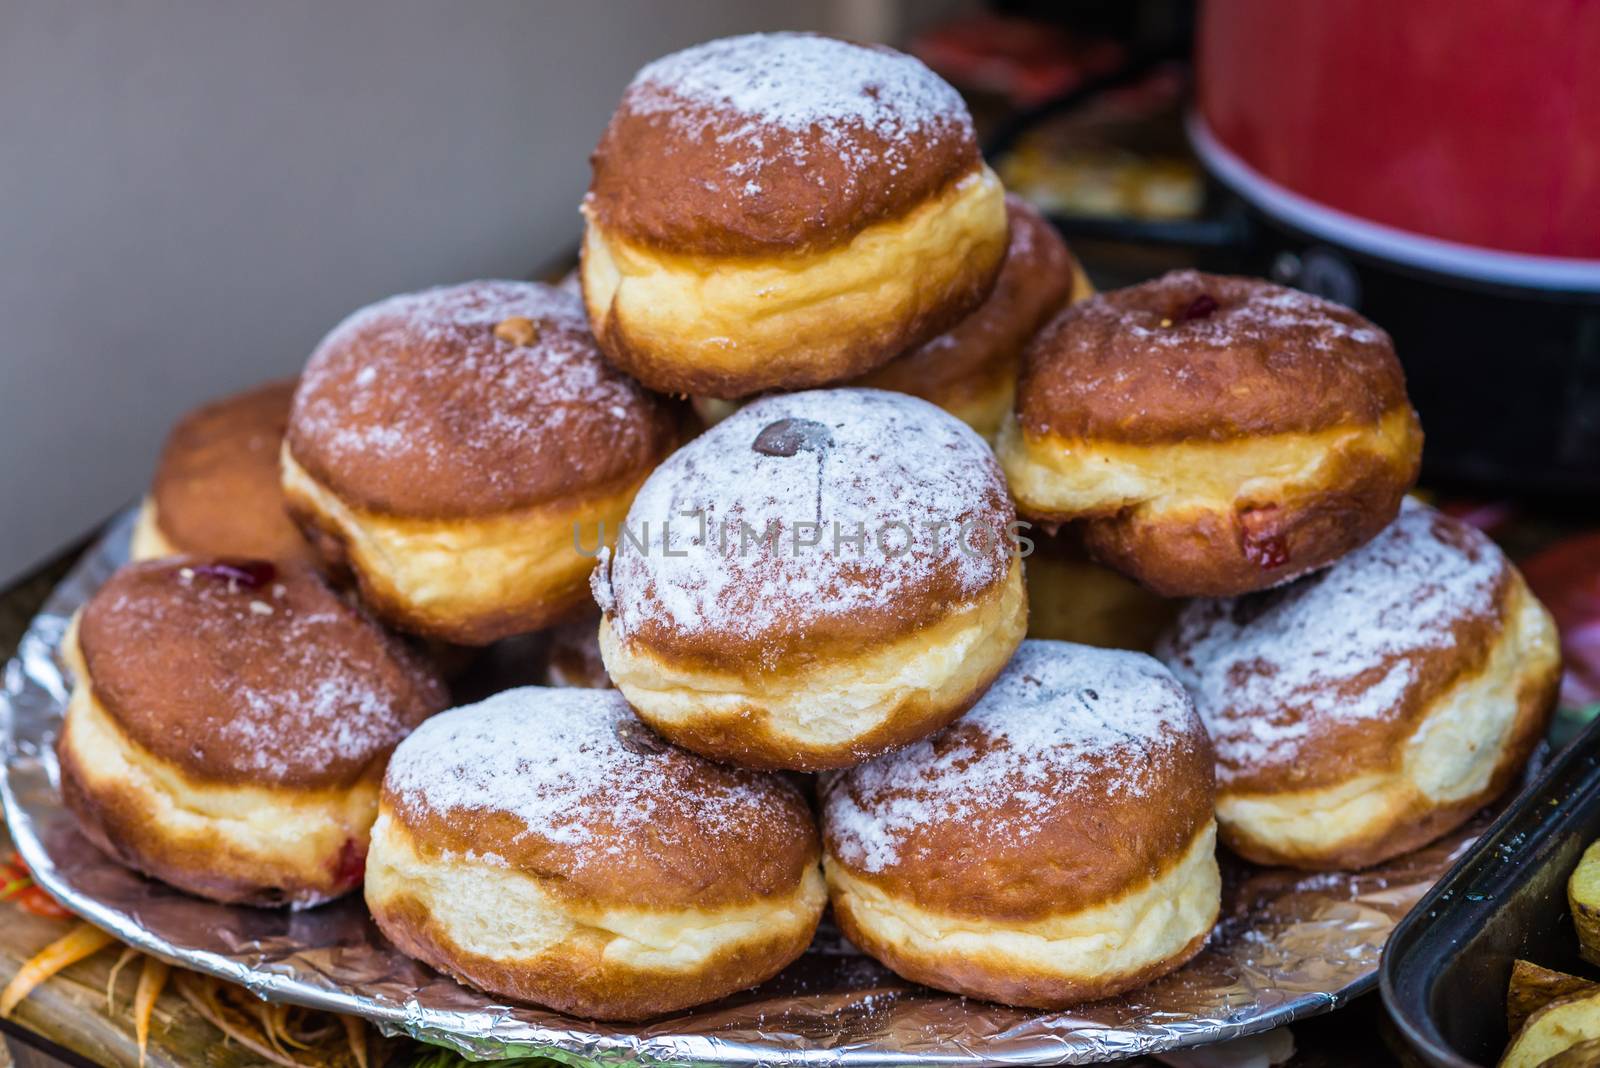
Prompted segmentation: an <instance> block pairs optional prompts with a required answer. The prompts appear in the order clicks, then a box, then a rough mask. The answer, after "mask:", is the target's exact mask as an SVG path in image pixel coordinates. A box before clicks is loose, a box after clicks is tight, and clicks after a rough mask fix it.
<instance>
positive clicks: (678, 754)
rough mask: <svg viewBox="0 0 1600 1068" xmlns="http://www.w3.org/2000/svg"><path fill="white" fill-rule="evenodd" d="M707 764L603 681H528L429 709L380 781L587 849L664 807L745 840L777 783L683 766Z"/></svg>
mask: <svg viewBox="0 0 1600 1068" xmlns="http://www.w3.org/2000/svg"><path fill="white" fill-rule="evenodd" d="M686 762H687V763H689V764H705V766H706V767H707V768H714V767H716V766H715V765H710V764H709V763H708V762H704V761H701V759H700V758H699V757H695V756H693V755H691V754H687V753H685V752H683V751H682V750H679V749H676V748H674V747H672V746H670V745H668V744H667V743H666V742H664V741H662V740H661V739H659V738H658V737H656V736H655V735H654V734H652V733H651V732H650V730H649V728H647V727H645V726H644V725H643V724H642V723H640V722H639V720H638V719H637V718H636V717H635V716H634V714H633V712H632V710H631V709H629V707H628V704H627V702H626V701H624V700H623V699H622V697H621V696H620V695H619V694H617V693H616V692H615V691H612V690H583V689H547V688H545V687H541V686H526V687H522V688H520V689H515V690H507V691H504V692H503V693H498V694H495V695H494V696H493V697H490V698H488V699H487V700H484V701H480V702H479V703H477V704H475V705H466V706H463V707H461V708H456V709H452V710H450V711H448V712H444V713H441V714H440V715H437V716H434V717H433V718H432V719H429V720H428V721H427V722H426V723H424V724H423V725H422V726H421V727H419V728H417V730H416V731H414V732H413V733H412V734H411V736H410V737H408V738H407V739H406V740H405V741H404V742H402V743H401V744H400V746H399V747H398V748H397V749H396V750H395V752H394V756H393V757H392V758H391V759H390V761H389V767H388V771H387V773H386V778H385V780H384V786H385V789H386V790H388V791H389V792H390V793H391V794H393V795H394V796H395V797H396V798H398V799H399V801H400V803H401V804H403V805H405V806H406V807H408V808H413V809H418V810H422V811H426V812H430V813H433V814H435V815H437V816H440V817H443V818H449V816H450V814H451V813H453V812H484V811H488V812H506V813H509V814H511V815H512V816H515V817H516V818H517V819H518V820H520V821H522V823H523V825H524V827H525V828H526V830H525V831H524V832H523V833H524V834H531V835H537V836H538V837H540V838H543V839H546V840H548V841H551V842H555V843H558V844H561V845H567V846H574V847H579V848H578V851H577V852H576V853H575V862H576V863H578V864H582V863H584V860H585V857H586V856H588V857H597V856H617V855H622V854H624V853H626V852H627V851H628V850H632V849H637V848H639V846H638V841H637V836H638V835H639V834H641V833H643V832H646V831H648V830H649V829H650V828H651V827H652V826H653V825H655V824H656V823H657V821H660V820H662V819H663V818H670V819H673V820H690V821H692V822H693V824H694V825H695V826H696V827H697V828H699V829H700V830H702V831H704V832H705V833H707V834H708V835H711V836H722V835H726V836H728V837H729V839H730V840H734V839H738V838H745V839H746V840H748V839H749V838H750V837H752V835H751V829H752V828H754V827H755V826H756V825H757V824H758V823H759V821H760V820H761V819H762V818H763V815H764V812H765V811H766V810H767V809H768V807H769V806H770V804H771V802H772V799H773V795H774V792H775V791H778V790H783V789H786V787H785V786H783V784H781V783H779V782H777V781H776V780H772V779H768V778H766V777H763V776H759V775H757V774H755V773H754V772H740V771H733V770H729V771H728V772H727V773H726V774H721V775H716V774H711V775H706V774H696V775H693V777H692V778H690V777H689V776H686V775H685V766H686Z"/></svg>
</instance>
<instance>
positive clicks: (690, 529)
mask: <svg viewBox="0 0 1600 1068" xmlns="http://www.w3.org/2000/svg"><path fill="white" fill-rule="evenodd" d="M1014 520H1015V516H1014V513H1013V512H1012V509H1011V502H1010V500H1009V498H1008V497H1007V496H1006V492H1005V482H1004V480H1003V479H1002V477H1001V475H1000V469H999V467H998V465H996V463H995V462H994V457H993V455H992V454H991V453H990V452H989V449H988V446H987V445H985V444H984V442H983V439H982V438H980V437H978V435H977V434H975V433H974V432H973V431H972V429H971V428H970V427H968V426H967V425H966V424H964V423H962V422H961V421H960V420H959V419H956V418H955V417H954V416H952V415H949V414H948V413H946V412H943V411H940V410H939V409H938V408H935V407H934V406H933V405H931V404H929V403H928V402H927V401H924V400H919V399H917V398H916V397H909V396H906V395H905V394H902V393H888V392H884V391H881V390H869V389H838V390H815V391H812V392H807V393H791V394H784V395H777V396H772V397H767V398H765V399H763V400H760V401H757V402H756V403H754V404H752V405H750V406H749V407H747V408H744V409H742V410H741V411H739V412H738V413H737V414H735V415H733V416H732V417H730V418H729V419H727V420H725V421H723V422H721V423H719V424H717V426H715V427H713V428H712V429H711V430H709V431H707V432H706V433H705V434H703V435H701V436H700V437H699V438H696V439H695V440H694V441H692V442H690V443H689V444H688V445H686V446H685V447H684V448H682V449H680V450H679V451H678V452H677V453H676V454H675V455H673V457H672V458H671V459H669V460H668V461H667V462H666V463H664V464H662V466H661V467H659V468H658V469H657V470H656V472H655V474H653V475H651V476H650V479H649V480H648V481H647V482H646V483H645V486H644V488H643V489H642V490H640V492H639V496H638V497H637V498H636V499H635V500H634V503H633V507H632V508H631V509H630V510H629V512H628V518H627V520H626V523H625V525H624V528H623V530H622V531H621V533H620V534H619V536H618V539H617V547H616V551H615V555H614V557H612V558H610V559H608V560H606V561H603V562H602V564H601V566H600V567H599V568H597V569H596V571H595V574H594V579H593V586H594V593H595V598H596V600H597V601H598V602H599V604H600V607H601V611H602V617H601V623H600V650H601V655H602V657H603V658H604V661H605V666H606V670H607V671H608V672H609V673H610V675H611V678H612V681H613V682H614V684H615V685H616V686H617V687H618V688H619V689H620V690H621V691H622V692H623V694H624V695H625V696H626V697H627V699H628V701H629V703H630V704H632V705H633V707H634V709H635V710H637V711H638V713H639V715H640V716H641V717H643V718H644V719H645V721H646V722H648V723H650V724H651V725H652V726H654V727H655V728H656V729H658V730H660V731H661V732H662V733H663V734H665V735H666V736H667V737H669V738H671V739H672V740H673V741H675V742H677V743H679V744H680V745H683V746H684V747H686V748H689V749H692V750H694V751H696V752H699V753H703V754H705V755H708V756H712V757H715V758H717V759H721V760H728V761H731V762H734V763H737V764H744V765H748V766H752V767H765V768H787V769H791V770H799V771H816V770H821V769H825V768H835V767H847V766H849V765H851V764H856V763H859V762H860V761H862V760H865V759H867V758H869V757H871V756H874V755H876V754H878V753H881V752H883V751H885V750H886V749H890V748H893V747H895V746H897V745H904V744H906V743H907V742H911V741H915V740H916V739H917V738H921V737H923V736H925V735H927V734H929V733H931V732H932V731H934V730H937V729H938V728H939V727H942V726H943V725H944V724H946V723H948V722H949V721H950V720H952V719H954V718H955V717H956V716H958V715H960V714H961V713H962V711H964V710H965V709H966V708H968V707H969V706H970V705H971V704H972V702H973V701H975V700H977V698H978V697H979V696H980V695H981V694H982V693H983V691H984V689H986V688H987V687H988V685H989V683H990V682H991V681H992V680H993V679H994V677H995V675H996V674H997V673H998V672H999V671H1000V668H1001V667H1002V666H1003V665H1004V664H1005V662H1006V660H1007V659H1009V658H1010V656H1011V653H1012V651H1013V650H1014V649H1015V648H1016V646H1017V643H1018V642H1019V641H1021V640H1022V634H1023V630H1024V629H1025V627H1026V623H1027V593H1026V590H1025V589H1024V587H1023V579H1022V564H1021V561H1020V559H1018V558H1017V556H1016V554H1015V553H1014V552H1013V545H1012V540H1011V533H1012V530H1011V527H1012V524H1013V522H1014Z"/></svg>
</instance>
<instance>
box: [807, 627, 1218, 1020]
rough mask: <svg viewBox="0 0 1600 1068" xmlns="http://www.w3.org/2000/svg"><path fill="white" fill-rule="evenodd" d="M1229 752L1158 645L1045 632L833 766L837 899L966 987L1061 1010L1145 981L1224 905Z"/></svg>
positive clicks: (926, 967)
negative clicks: (914, 722) (964, 707)
mask: <svg viewBox="0 0 1600 1068" xmlns="http://www.w3.org/2000/svg"><path fill="white" fill-rule="evenodd" d="M1212 759H1213V758H1212V754H1211V744H1210V742H1209V741H1208V740H1207V738H1206V733H1205V730H1204V728H1203V727H1202V726H1201V724H1200V720H1199V717H1197V716H1196V715H1195V710H1194V705H1193V703H1192V702H1191V701H1190V699H1189V696H1188V694H1186V693H1185V692H1184V690H1183V687H1182V686H1180V685H1179V684H1178V682H1177V680H1176V679H1174V678H1173V677H1172V675H1171V673H1170V672H1168V671H1167V670H1166V669H1165V668H1164V667H1162V666H1161V664H1160V663H1158V662H1157V661H1156V660H1154V659H1152V658H1151V657H1148V656H1145V655H1144V654H1142V653H1130V652H1121V651H1115V650H1108V649H1096V648H1092V647H1090V646H1085V645H1070V644H1068V643H1066V642H1050V641H1026V642H1024V643H1023V644H1022V648H1021V649H1019V650H1018V651H1017V655H1016V656H1015V657H1014V658H1013V659H1012V661H1011V663H1010V664H1008V665H1007V666H1006V669H1005V671H1004V672H1003V673H1002V674H1001V676H1000V678H999V679H998V680H997V681H996V682H995V684H994V686H993V688H991V689H990V690H989V692H988V693H986V694H985V695H984V696H983V699H982V700H981V701H979V702H978V703H977V705H976V706H974V708H973V709H972V711H971V712H969V713H967V715H965V716H964V717H962V718H961V719H959V720H957V721H956V722H955V723H954V724H952V725H951V726H950V727H947V728H946V729H945V730H943V731H941V732H940V733H939V734H936V735H934V736H933V737H932V738H928V739H926V740H924V741H921V742H918V743H916V744H915V745H912V746H909V747H907V748H905V749H902V750H899V751H898V752H894V753H890V754H888V755H887V756H882V757H879V758H878V759H876V760H873V761H871V762H870V763H867V764H863V765H861V766H860V767H857V768H854V769H852V770H850V771H847V772H844V773H843V774H841V775H839V776H837V777H835V778H834V779H832V780H831V781H830V782H829V783H828V784H827V785H826V787H825V791H826V792H825V796H824V798H823V817H822V818H823V839H824V860H823V865H824V868H825V871H826V874H827V879H828V889H829V894H830V897H831V899H832V902H833V912H834V916H835V918H836V919H837V920H838V922H839V925H840V927H841V928H842V929H843V930H844V933H845V934H846V935H847V936H848V937H849V938H850V940H851V941H852V942H854V943H855V944H856V945H857V946H858V947H860V948H861V949H862V950H863V951H865V952H866V953H868V954H870V955H872V956H873V957H876V958H877V959H878V960H880V961H882V962H883V963H884V964H885V965H887V966H888V967H890V968H892V969H893V970H894V971H896V972H898V973H899V974H901V975H903V976H905V977H906V978H908V979H912V980H915V981H917V982H920V983H926V984H928V985H929V986H933V987H937V988H939V989H941V990H949V991H952V992H954V993H958V994H966V995H969V996H972V997H980V998H988V999H990V1000H992V1001H1000V1002H1004V1003H1006V1004H1009V1005H1026V1006H1031V1007H1034V1008H1043V1009H1059V1008H1064V1007H1066V1006H1069V1005H1073V1004H1076V1003H1078V1002H1081V1001H1088V1000H1091V999H1094V998H1101V997H1109V996H1111V995H1114V994H1118V993H1121V992H1123V991H1126V990H1130V989H1132V988H1134V987H1136V986H1140V985H1143V984H1144V983H1147V982H1149V981H1150V980H1152V979H1155V978H1157V977H1159V976H1161V975H1164V974H1166V973H1167V972H1170V971H1172V970H1173V969H1174V968H1176V967H1178V966H1179V965H1181V964H1182V963H1183V962H1184V961H1186V960H1188V959H1189V958H1190V957H1192V956H1194V954H1195V953H1197V952H1198V951H1199V949H1200V947H1201V945H1203V944H1204V942H1205V940H1206V936H1207V935H1208V934H1209V933H1210V931H1211V927H1212V925H1213V924H1214V923H1215V922H1216V918H1217V913H1218V910H1219V908H1220V902H1221V877H1220V875H1219V873H1218V869H1217V861H1216V850H1215V845H1216V823H1215V820H1214V819H1213V817H1212V800H1213V796H1214V794H1213V777H1212Z"/></svg>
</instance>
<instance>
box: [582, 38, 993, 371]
mask: <svg viewBox="0 0 1600 1068" xmlns="http://www.w3.org/2000/svg"><path fill="white" fill-rule="evenodd" d="M591 161H592V163H593V166H594V178H593V181H592V183H591V185H590V188H589V193H588V196H587V197H585V199H584V205H583V213H584V218H585V220H586V222H587V228H586V231H585V235H584V243H583V262H582V268H581V270H582V275H583V289H584V296H585V299H586V301H587V304H588V309H589V317H590V320H591V322H592V323H593V324H594V330H595V334H596V336H598V338H599V339H600V344H601V346H602V347H603V348H604V349H605V350H606V354H607V355H608V356H610V357H611V358H612V360H613V361H615V362H616V363H617V364H618V365H619V366H621V367H623V368H625V369H626V370H628V371H629V372H630V373H632V374H634V375H635V376H637V377H638V378H639V379H640V381H642V382H644V383H645V384H647V385H649V386H651V387H652V388H655V389H659V390H663V391H668V392H683V393H695V394H700V395H705V396H711V397H719V398H734V397H741V396H749V395H751V394H754V393H758V392H760V391H762V390H766V389H773V388H785V389H793V388H798V387H804V386H815V385H820V384H822V383H825V382H830V381H837V380H839V379H842V378H847V377H850V376H851V375H855V374H860V373H861V372H863V371H866V370H868V369H870V368H872V367H874V366H876V365H878V364H881V363H883V362H885V361H886V360H888V359H889V358H890V357H892V356H894V355H897V354H898V353H901V352H904V351H905V350H907V349H908V348H911V347H913V346H915V345H917V344H920V343H921V342H923V341H926V340H927V339H928V338H930V337H932V336H933V335H934V334H937V333H938V332H939V331H941V330H942V329H944V328H945V327H947V326H949V325H951V324H952V323H954V322H955V321H956V320H958V319H959V318H961V316H962V315H964V314H966V313H967V312H968V311H970V310H971V309H972V308H974V307H975V306H976V305H977V304H978V302H979V301H981V300H982V299H983V297H984V295H985V294H986V293H987V292H988V290H989V288H990V286H992V285H993V284H994V279H995V275H996V272H997V271H998V269H999V267H1000V262H1001V260H1002V259H1003V258H1004V256H1005V247H1006V219H1005V206H1004V200H1003V196H1004V194H1003V192H1002V190H1001V187H1000V182H999V180H998V179H997V178H996V177H995V176H994V174H993V172H991V171H990V170H989V169H988V167H986V166H985V165H984V163H983V159H982V157H981V156H980V155H979V152H978V144H977V139H976V137H975V136H974V133H973V128H972V119H971V116H970V115H968V113H967V109H966V105H965V104H964V103H963V102H962V99H961V96H960V94H959V93H957V92H956V91H955V90H954V89H952V88H951V87H950V86H949V85H947V84H946V83H945V82H944V81H942V80H941V79H940V78H939V77H938V76H937V75H935V74H934V73H933V72H932V71H930V70H929V69H928V68H927V67H925V66H924V65H923V64H922V63H920V62H919V61H917V60H915V59H913V58H911V57H910V56H907V55H903V54H901V53H899V52H896V51H894V50H892V49H889V48H884V47H881V46H877V45H860V44H852V43H849V42H846V41H839V40H834V39H832V38H828V37H819V36H816V35H813V34H799V33H774V34H751V35H748V36H743V37H730V38H726V39H723V40H718V41H711V42H709V43H707V44H702V45H698V46H696V47H694V48H689V49H685V50H684V51H682V52H677V53H674V54H672V55H670V56H666V57H664V58H662V59H659V60H657V61H655V62H654V63H651V64H649V65H648V66H646V67H645V68H644V69H643V70H641V71H640V72H639V73H638V75H637V76H636V77H635V78H634V79H633V81H632V83H631V84H629V86H628V88H627V90H626V92H625V93H624V94H623V97H622V101H621V103H620V104H619V105H618V107H617V111H616V113H615V114H614V115H613V116H612V118H611V122H610V124H609V125H608V126H607V127H606V130H605V133H604V134H603V135H602V136H601V138H600V143H599V145H598V146H597V147H596V148H595V151H594V155H593V156H592V157H591Z"/></svg>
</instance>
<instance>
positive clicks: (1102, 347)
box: [997, 271, 1422, 597]
mask: <svg viewBox="0 0 1600 1068" xmlns="http://www.w3.org/2000/svg"><path fill="white" fill-rule="evenodd" d="M997 451H998V452H999V454H1000V458H1001V463H1002V464H1004V466H1005V469H1006V474H1007V476H1008V477H1009V479H1010V483H1011V491H1012V493H1013V494H1014V495H1015V497H1016V499H1017V507H1018V509H1019V511H1021V512H1022V513H1023V514H1024V515H1026V516H1028V517H1029V518H1032V519H1038V520H1041V521H1045V522H1060V521H1064V520H1082V521H1083V522H1082V531H1083V537H1084V541H1085V543H1086V544H1087V546H1088V548H1089V551H1090V553H1091V554H1092V555H1093V556H1094V557H1095V558H1096V559H1097V560H1099V561H1100V562H1101V563H1104V564H1106V565H1108V566H1110V567H1113V568H1115V569H1116V570H1118V571H1121V572H1122V573H1123V574H1125V575H1128V576H1130V577H1132V578H1134V579H1137V580H1138V581H1139V582H1141V583H1143V584H1144V585H1145V586H1148V587H1149V588H1150V589H1152V590H1154V591H1155V592H1157V593H1160V594H1163V595H1166V596H1174V597H1175V596H1233V595H1236V594H1240V593H1245V592H1248V591H1250V590H1257V589H1264V588H1266V587H1269V586H1273V585H1276V584H1278V583H1281V582H1286V581H1288V580H1289V579H1292V578H1294V577H1295V576H1297V575H1301V574H1304V573H1306V572H1307V571H1310V570H1312V569H1314V568H1318V567H1322V566H1325V565H1326V564H1328V563H1331V562H1332V561H1333V560H1336V559H1337V558H1338V557H1340V556H1341V555H1343V554H1344V553H1347V552H1349V551H1350V550H1351V549H1354V548H1355V547H1357V546H1358V545H1361V544H1362V543H1364V542H1366V541H1367V540H1368V539H1369V538H1371V537H1372V536H1373V535H1375V534H1376V533H1377V532H1378V531H1380V530H1382V529H1383V527H1384V526H1385V525H1387V523H1388V522H1389V521H1390V520H1391V519H1393V518H1394V516H1395V513H1396V511H1397V510H1398V509H1399V507H1400V499H1401V497H1402V496H1404V494H1405V491H1406V489H1407V488H1408V487H1410V486H1411V484H1412V483H1413V482H1414V481H1415V479H1416V475H1417V465H1418V462H1419V460H1420V457H1421V451H1422V432H1421V429H1420V427H1419V426H1418V424H1417V417H1416V413H1415V412H1413V411H1412V409H1411V404H1410V402H1409V401H1408V400H1407V399H1406V388H1405V377H1404V375H1403V374H1402V373H1401V370H1400V364H1399V362H1398V361H1397V360H1396V359H1395V355H1394V347H1393V345H1392V344H1390V341H1389V336H1388V335H1387V334H1385V333H1384V332H1383V331H1382V330H1380V329H1378V328H1377V327H1376V326H1374V325H1372V323H1370V322H1368V321H1367V320H1366V319H1363V318H1362V317H1361V316H1359V315H1357V314H1356V313H1355V312H1353V311H1351V310H1349V309H1348V308H1344V307H1340V306H1339V305H1337V304H1333V303H1331V302H1329V301H1325V300H1321V299H1319V298H1317V297H1312V296H1309V295H1307V294H1304V293H1299V292H1296V291H1294V290H1290V289H1284V288H1283V287H1281V286H1275V285H1272V284H1270V283H1268V282H1263V281H1259V280H1257V279H1250V278H1231V277H1225V276H1219V275H1207V274H1200V273H1198V272H1195V271H1175V272H1173V273H1171V274H1168V275H1165V276H1163V277H1161V278H1158V279H1156V280H1154V281H1151V282H1146V283H1144V284H1142V285H1137V286H1132V287H1130V288H1127V289H1120V290H1116V291H1115V292H1111V293H1102V294H1100V295H1098V296H1095V297H1091V298H1090V299H1089V300H1086V301H1083V302H1081V303H1079V304H1075V305H1072V306H1071V307H1069V308H1067V309H1066V310H1065V311H1063V312H1062V313H1061V314H1060V315H1059V316H1057V318H1056V319H1055V321H1054V322H1052V323H1051V324H1050V325H1049V326H1048V327H1046V328H1045V330H1044V331H1043V332H1042V333H1041V334H1040V335H1039V336H1038V337H1037V338H1036V339H1035V340H1034V342H1033V343H1032V344H1031V345H1030V346H1029V347H1028V352H1027V354H1026V356H1025V358H1024V366H1023V371H1022V376H1021V378H1020V380H1019V383H1018V390H1017V404H1016V411H1015V413H1014V416H1013V418H1012V419H1011V420H1009V421H1008V422H1007V423H1006V425H1005V427H1003V428H1002V430H1001V434H1000V440H999V442H998V445H997Z"/></svg>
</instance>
